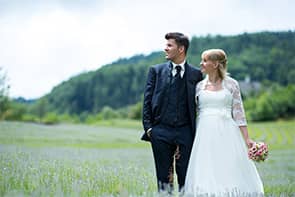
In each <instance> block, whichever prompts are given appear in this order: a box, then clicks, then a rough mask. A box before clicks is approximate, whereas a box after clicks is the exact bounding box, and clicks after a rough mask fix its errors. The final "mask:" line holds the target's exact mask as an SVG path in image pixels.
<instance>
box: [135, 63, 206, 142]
mask: <svg viewBox="0 0 295 197" xmlns="http://www.w3.org/2000/svg"><path fill="white" fill-rule="evenodd" d="M184 66H185V72H184V74H185V75H186V87H187V97H188V107H189V109H188V110H189V115H190V119H191V127H192V130H193V135H195V130H196V103H195V92H196V84H197V83H198V82H199V81H201V80H202V73H201V71H200V70H198V69H197V68H195V67H193V66H192V65H190V64H188V63H185V65H184ZM172 68H173V66H172V63H171V62H170V61H169V62H166V63H164V64H158V65H154V66H151V67H150V69H149V73H148V78H147V83H146V87H145V92H144V102H143V119H142V121H143V127H144V131H145V132H144V134H143V136H142V138H141V139H142V140H146V141H149V140H150V139H149V137H148V136H147V133H146V131H147V130H148V129H149V128H152V127H153V125H155V124H157V123H159V122H160V119H161V117H162V115H163V113H164V112H165V109H166V107H167V104H168V102H167V99H168V96H167V94H166V93H167V92H168V89H169V87H170V80H171V79H172Z"/></svg>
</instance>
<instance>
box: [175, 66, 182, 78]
mask: <svg viewBox="0 0 295 197" xmlns="http://www.w3.org/2000/svg"><path fill="white" fill-rule="evenodd" d="M175 69H176V75H175V77H177V78H181V75H180V71H181V66H179V65H177V66H175Z"/></svg>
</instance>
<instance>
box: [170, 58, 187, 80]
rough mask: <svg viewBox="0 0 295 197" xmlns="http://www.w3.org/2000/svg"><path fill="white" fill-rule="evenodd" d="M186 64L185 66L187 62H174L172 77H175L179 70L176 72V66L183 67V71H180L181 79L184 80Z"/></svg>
mask: <svg viewBox="0 0 295 197" xmlns="http://www.w3.org/2000/svg"><path fill="white" fill-rule="evenodd" d="M184 64H185V60H184V61H183V62H182V63H180V64H175V63H174V62H172V65H173V68H172V75H173V77H174V76H175V75H176V73H177V70H176V68H175V67H176V66H177V65H179V66H180V67H181V70H180V77H181V78H183V75H184V71H185V70H184Z"/></svg>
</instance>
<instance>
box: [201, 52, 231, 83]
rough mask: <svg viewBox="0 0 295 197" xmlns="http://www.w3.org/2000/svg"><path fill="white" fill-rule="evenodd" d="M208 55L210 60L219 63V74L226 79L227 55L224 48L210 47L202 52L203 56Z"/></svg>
mask: <svg viewBox="0 0 295 197" xmlns="http://www.w3.org/2000/svg"><path fill="white" fill-rule="evenodd" d="M204 56H206V57H207V58H208V59H209V60H211V61H214V62H216V63H217V69H218V70H217V71H218V75H219V77H220V78H221V79H224V78H225V76H226V75H227V71H226V70H227V68H226V65H227V55H226V53H225V52H224V50H222V49H208V50H205V51H204V52H203V53H202V57H204Z"/></svg>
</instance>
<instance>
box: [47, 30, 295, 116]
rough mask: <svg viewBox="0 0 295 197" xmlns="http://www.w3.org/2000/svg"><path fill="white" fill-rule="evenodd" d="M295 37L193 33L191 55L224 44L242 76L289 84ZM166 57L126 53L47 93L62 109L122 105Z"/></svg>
mask: <svg viewBox="0 0 295 197" xmlns="http://www.w3.org/2000/svg"><path fill="white" fill-rule="evenodd" d="M294 43H295V33H294V32H262V33H253V34H246V33H245V34H242V35H237V36H206V37H193V38H192V40H191V46H190V50H189V52H188V60H189V62H191V63H193V64H195V65H198V64H199V62H200V53H201V52H202V51H203V50H205V49H208V48H223V49H225V50H226V52H227V53H228V56H229V64H228V65H229V68H228V70H229V72H230V73H231V75H232V76H233V77H235V78H236V79H237V80H244V79H245V77H250V79H251V80H252V81H258V82H263V83H267V82H271V83H273V82H275V83H278V84H280V85H282V86H286V85H288V84H294V83H295V69H294V67H295V56H294V51H295V45H294ZM163 61H165V59H164V54H163V52H154V53H152V54H150V55H148V56H144V55H137V56H134V57H131V58H129V59H121V60H118V61H116V62H114V63H112V64H109V65H106V66H103V67H102V68H100V69H98V70H96V71H93V72H88V73H84V74H81V75H78V76H76V77H73V78H72V79H70V80H69V81H66V82H63V83H62V84H60V85H59V86H57V87H55V88H54V89H53V90H52V92H51V93H50V94H49V95H46V96H45V97H46V99H47V100H48V104H49V107H50V110H53V111H56V112H57V113H70V114H81V113H83V112H86V113H90V114H91V113H98V112H100V111H101V110H102V108H103V107H104V106H110V107H111V108H114V109H119V108H122V107H125V106H128V105H132V104H135V103H137V102H139V101H140V99H141V97H142V93H143V90H144V85H145V81H146V76H147V75H146V74H147V70H148V67H149V66H150V65H153V64H157V63H160V62H163Z"/></svg>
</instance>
